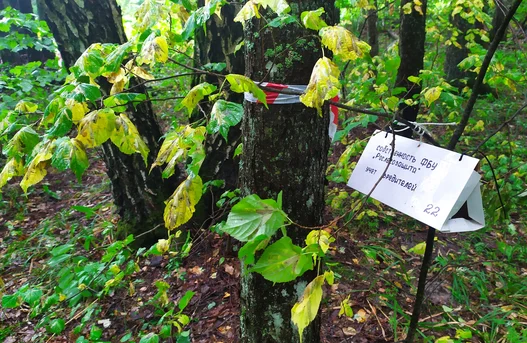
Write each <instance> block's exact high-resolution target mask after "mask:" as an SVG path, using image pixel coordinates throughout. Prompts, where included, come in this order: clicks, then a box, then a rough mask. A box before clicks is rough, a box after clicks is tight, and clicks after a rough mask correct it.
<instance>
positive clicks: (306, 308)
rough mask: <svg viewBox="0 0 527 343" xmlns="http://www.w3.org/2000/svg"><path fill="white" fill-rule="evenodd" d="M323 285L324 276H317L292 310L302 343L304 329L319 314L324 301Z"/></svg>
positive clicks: (292, 318) (292, 317)
mask: <svg viewBox="0 0 527 343" xmlns="http://www.w3.org/2000/svg"><path fill="white" fill-rule="evenodd" d="M323 284H324V275H319V276H317V277H316V278H315V279H314V280H313V281H311V282H310V283H309V284H308V285H307V286H306V289H305V290H304V294H303V295H302V299H301V300H300V301H299V302H297V303H296V304H295V305H294V306H293V308H292V309H291V320H292V321H293V323H294V324H295V325H296V327H297V328H298V335H299V336H300V343H302V333H303V332H304V329H305V328H306V327H307V326H308V325H309V323H311V322H312V321H313V319H315V317H316V316H317V314H318V308H319V307H320V302H321V301H322V285H323Z"/></svg>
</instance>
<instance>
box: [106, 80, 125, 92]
mask: <svg viewBox="0 0 527 343" xmlns="http://www.w3.org/2000/svg"><path fill="white" fill-rule="evenodd" d="M127 82H128V80H127V78H124V79H122V80H121V81H118V82H116V83H114V84H113V86H112V89H110V95H114V94H117V93H121V92H122V91H123V90H124V87H125V86H126V83H127Z"/></svg>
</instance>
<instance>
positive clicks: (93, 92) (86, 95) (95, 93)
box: [72, 83, 101, 102]
mask: <svg viewBox="0 0 527 343" xmlns="http://www.w3.org/2000/svg"><path fill="white" fill-rule="evenodd" d="M72 95H73V97H74V98H75V100H77V101H78V102H83V101H86V100H88V101H92V102H94V101H96V100H98V99H99V98H100V97H101V91H100V90H99V87H97V86H94V85H91V84H89V83H81V84H79V85H77V87H75V89H74V90H73V93H72ZM79 95H82V96H81V97H80V98H79Z"/></svg>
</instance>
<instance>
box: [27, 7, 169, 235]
mask: <svg viewBox="0 0 527 343" xmlns="http://www.w3.org/2000/svg"><path fill="white" fill-rule="evenodd" d="M37 4H38V9H39V13H40V15H41V17H42V18H43V19H44V20H46V21H47V22H48V25H49V26H50V28H51V31H52V32H53V34H54V36H55V39H56V41H57V44H58V46H59V51H60V53H61V56H62V59H63V61H64V64H65V65H66V66H67V67H71V66H72V65H74V64H75V61H76V60H77V58H78V57H79V56H80V55H81V54H82V53H83V52H84V50H86V49H87V48H88V47H89V46H90V45H91V44H92V43H96V42H100V43H117V44H122V43H124V42H126V37H125V33H124V30H123V25H122V20H121V10H120V8H119V7H118V5H117V3H116V1H115V0H98V1H87V0H38V1H37ZM99 81H100V82H99V83H100V84H101V88H102V90H103V92H106V93H108V92H109V88H110V87H109V86H110V85H109V84H108V83H107V82H105V80H104V79H103V80H99ZM131 82H132V83H133V82H134V80H132V81H131ZM134 92H145V93H146V89H145V88H144V87H135V88H134ZM127 114H128V116H129V118H130V120H131V121H132V122H133V123H134V124H135V126H136V127H137V129H138V131H139V133H140V135H141V136H142V137H143V139H144V140H145V142H146V144H147V145H148V148H149V149H150V153H149V155H148V165H151V164H152V163H153V161H154V159H155V157H156V155H157V152H158V150H159V139H160V138H161V129H160V127H159V124H158V122H157V119H156V116H155V114H154V112H153V110H152V106H151V103H149V102H146V103H143V104H141V105H139V106H137V108H136V109H134V108H133V107H132V106H130V107H129V111H127ZM102 151H103V155H104V156H103V157H104V161H105V163H106V167H107V170H108V171H107V173H108V176H109V178H110V181H111V184H112V193H113V198H114V203H115V205H116V207H117V209H118V213H119V214H120V216H121V219H122V220H121V227H120V233H121V234H130V233H132V234H135V235H137V234H139V233H141V232H145V231H148V230H149V229H151V228H152V227H154V226H156V225H158V224H161V223H162V222H163V219H162V215H163V208H164V203H163V201H164V200H166V198H168V196H169V195H170V194H171V192H172V191H173V190H174V185H173V184H171V182H170V181H163V180H162V178H161V172H160V169H159V168H155V169H154V170H152V172H151V173H149V170H148V169H149V168H148V167H147V166H145V163H144V161H143V160H142V157H141V156H140V155H139V154H132V155H126V154H123V153H121V152H120V151H119V149H118V148H117V147H116V146H115V145H113V144H112V143H111V142H106V143H104V144H103V146H102ZM176 174H177V173H176ZM165 234H166V231H165V230H164V229H161V230H158V231H157V232H152V233H150V234H148V235H144V236H142V237H141V239H140V240H137V241H136V243H137V244H143V245H146V244H150V243H152V242H153V241H154V240H155V239H156V238H157V237H158V236H159V235H165Z"/></svg>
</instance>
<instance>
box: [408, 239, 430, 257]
mask: <svg viewBox="0 0 527 343" xmlns="http://www.w3.org/2000/svg"><path fill="white" fill-rule="evenodd" d="M425 250H426V242H421V243H419V244H416V245H415V246H414V247H413V248H411V249H408V252H409V253H413V254H416V255H421V256H423V255H424V254H425Z"/></svg>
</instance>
